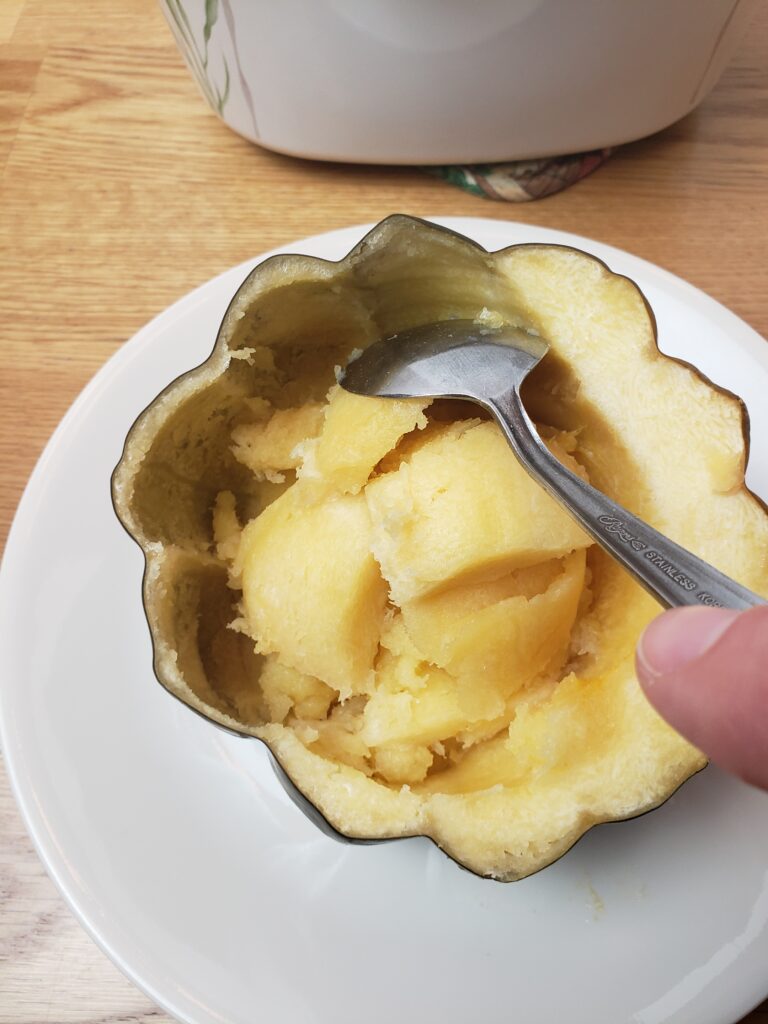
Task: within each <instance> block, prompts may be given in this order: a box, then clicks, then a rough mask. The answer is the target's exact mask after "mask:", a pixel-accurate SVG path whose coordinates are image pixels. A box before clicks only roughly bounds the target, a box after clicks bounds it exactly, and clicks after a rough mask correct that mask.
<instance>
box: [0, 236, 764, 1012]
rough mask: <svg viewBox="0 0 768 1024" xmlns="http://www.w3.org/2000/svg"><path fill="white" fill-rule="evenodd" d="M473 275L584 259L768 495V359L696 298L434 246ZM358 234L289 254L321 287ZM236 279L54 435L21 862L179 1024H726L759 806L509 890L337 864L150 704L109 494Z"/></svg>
mask: <svg viewBox="0 0 768 1024" xmlns="http://www.w3.org/2000/svg"><path fill="white" fill-rule="evenodd" d="M442 223H446V224H448V225H449V226H450V227H453V228H455V229H457V230H459V231H462V232H464V233H465V234H468V235H470V236H471V237H473V238H475V239H477V240H478V241H479V242H481V243H482V244H483V245H485V246H486V247H487V248H489V249H496V248H499V247H502V246H505V245H509V244H511V243H514V242H523V241H545V242H561V243H566V244H573V245H577V246H580V247H582V248H584V249H586V250H588V251H590V252H593V253H595V254H596V255H598V256H600V257H602V258H603V259H605V260H606V261H607V263H608V264H609V265H610V266H611V267H612V268H613V269H614V270H617V271H620V272H622V273H625V274H628V275H629V276H631V277H633V278H635V279H636V280H637V281H638V283H639V284H640V285H641V287H642V288H643V289H644V290H645V292H646V295H647V296H648V298H649V299H650V301H651V303H652V305H653V307H654V309H655V311H656V314H657V317H658V323H659V333H660V339H661V344H662V347H663V348H664V349H665V350H667V351H669V352H671V353H674V354H676V355H680V356H683V357H684V358H686V359H689V360H691V361H692V362H695V363H696V364H698V365H699V366H700V367H701V368H702V369H703V370H704V371H705V372H706V373H707V374H709V375H710V376H711V377H712V378H713V379H715V380H716V381H717V382H718V383H721V384H723V385H725V386H726V387H729V388H731V389H732V390H734V391H736V392H738V393H740V394H741V395H742V396H744V398H745V399H746V401H747V404H748V406H749V408H750V412H751V414H752V423H753V434H754V438H755V444H754V451H753V453H752V461H751V464H750V471H749V474H748V479H749V481H750V483H751V486H752V487H753V489H754V490H756V491H757V492H758V493H760V494H762V495H763V496H766V495H768V404H767V403H766V402H765V399H764V396H765V394H766V393H768V345H766V343H765V342H764V341H762V339H761V338H760V337H759V336H758V335H756V334H755V332H754V331H752V330H751V328H749V327H748V326H747V325H746V324H744V323H743V322H742V321H740V320H738V319H737V318H736V317H735V316H734V315H733V314H731V313H729V312H728V311H727V310H725V309H724V308H723V307H721V306H719V305H718V304H717V303H715V302H714V301H713V300H712V299H709V298H707V297H706V296H705V295H703V294H702V293H700V292H698V291H697V290H695V289H694V288H692V287H691V286H689V285H687V284H685V283H683V282H682V281H680V280H679V279H677V278H675V277H673V276H671V275H670V274H668V273H666V272H664V271H663V270H660V269H658V268H657V267H654V266H651V265H650V264H648V263H645V262H643V261H641V260H639V259H636V258H634V257H632V256H629V255H627V254H626V253H623V252H620V251H618V250H615V249H610V248H608V247H607V246H603V245H599V244H597V243H594V242H591V241H589V240H586V239H580V238H574V237H573V236H570V235H565V234H563V233H561V232H555V231H549V230H543V229H541V228H535V227H528V226H524V225H517V224H509V223H502V222H497V221H491V220H479V219H463V218H461V219H459V218H452V219H450V220H446V221H442ZM363 230H364V229H363V228H360V227H355V228H348V229H344V230H341V231H335V232H332V233H331V234H328V235H323V236H321V237H318V238H312V239H307V240H305V241H303V242H298V243H296V244H295V245H292V246H289V247H288V250H289V251H301V252H305V253H310V254H312V255H317V256H323V257H326V258H331V259H337V258H340V257H341V256H343V255H344V254H345V253H346V252H347V251H348V249H350V248H351V246H352V245H353V244H354V243H355V242H356V241H357V240H358V238H359V237H360V236H361V234H362V233H363ZM251 266H252V264H244V265H243V266H240V267H235V268H234V269H233V270H230V271H228V272H227V273H225V274H222V275H221V276H220V277H218V278H216V279H214V280H213V281H211V282H209V283H208V284H206V285H204V286H203V287H202V288H199V289H198V290H197V291H195V292H193V293H192V294H191V295H188V296H187V297H186V298H184V299H182V300H181V301H180V302H178V303H176V304H175V305H174V306H172V307H171V308H170V309H169V310H167V311H166V312H164V313H163V314H162V315H161V316H159V317H158V318H157V319H156V320H154V321H153V322H152V323H151V324H149V325H148V326H147V327H145V328H144V329H143V330H142V331H140V332H139V334H138V335H137V336H136V337H135V338H134V339H133V340H132V341H131V342H129V343H128V344H127V345H126V346H125V347H124V348H123V349H121V351H120V352H119V353H118V354H117V355H116V356H115V357H114V358H113V359H112V360H110V362H109V363H108V364H107V365H106V366H105V367H104V368H103V369H102V370H101V371H100V372H99V373H98V375H97V376H96V377H95V379H94V380H93V381H92V382H91V384H90V385H89V386H88V387H87V388H86V389H85V391H84V392H83V394H82V395H81V396H80V398H79V399H78V400H77V402H76V403H75V404H74V406H73V407H72V409H71V410H70V412H69V413H68V414H67V416H66V417H65V419H64V421H63V422H62V424H61V426H60V427H59V429H58V430H57V431H56V433H55V435H54V437H53V439H52V440H51V442H50V444H49V445H48V448H47V449H46V451H45V454H44V455H43V457H42V459H41V460H40V463H39V465H38V466H37V469H36V470H35V472H34V474H33V476H32V479H31V481H30V483H29V486H28V488H27V491H26V494H25V495H24V499H23V501H22V502H21V505H20V507H19V510H18V514H17V516H16V521H15V523H14V526H13V530H12V533H11V537H10V539H9V542H8V547H7V551H6V556H5V562H4V565H3V570H2V576H1V577H0V635H1V637H2V644H1V645H0V678H1V679H2V692H1V694H0V699H1V702H2V703H1V704H0V711H1V712H2V714H1V716H0V717H1V724H2V739H3V742H4V749H5V754H6V758H7V762H8V767H9V769H10V774H11V779H12V783H13V786H14V789H15V792H16V796H17V798H18V801H19V804H20V805H21V809H22V812H23V814H24V816H25V819H26V822H27V826H28V828H29V830H30V832H31V834H32V837H33V839H34V841H35V844H36V846H37V849H38V851H39V853H40V855H41V857H42V859H43V861H44V863H45V865H46V867H47V868H48V871H49V872H50V874H51V875H52V877H53V878H54V880H55V881H56V883H57V884H58V886H59V888H60V889H61V891H62V893H63V894H64V896H65V897H66V899H67V900H68V901H69V904H70V906H71V907H72V908H73V910H74V911H75V913H76V914H77V915H78V917H79V919H80V920H81V921H82V923H83V925H84V926H85V927H86V928H87V930H88V931H89V932H90V933H91V935H92V936H93V937H94V938H95V939H96V940H97V942H98V943H99V944H100V945H101V946H102V948H103V949H104V950H105V951H106V952H107V953H108V954H109V956H110V957H111V958H112V959H113V960H114V961H115V963H116V964H118V966H119V967H121V968H122V970H123V971H124V972H125V973H126V974H127V975H128V976H129V977H130V978H132V979H133V980H134V981H135V982H136V983H137V984H138V985H139V986H140V987H141V988H143V989H144V990H145V991H146V992H147V993H148V994H149V995H150V996H151V997H152V998H153V999H155V1000H156V1001H157V1002H158V1003H160V1004H161V1005H162V1006H163V1007H165V1008H166V1009H167V1010H168V1011H170V1012H171V1013H172V1014H175V1015H176V1016H177V1017H178V1018H179V1019H180V1020H182V1021H187V1022H194V1024H214V1022H216V1024H223V1022H226V1024H253V1022H254V1021H257V1020H263V1021H275V1022H280V1024H359V1022H360V1021H361V1020H365V1021H366V1022H367V1024H391V1022H392V1021H400V1022H405V1024H411V1022H432V1021H438V1020H440V1021H442V1022H443V1024H459V1022H461V1024H464V1022H466V1021H467V1020H478V1021H483V1022H485V1024H501V1022H508V1021H510V1020H516V1021H521V1022H525V1024H551V1022H552V1021H559V1020H566V1019H567V1020H568V1021H569V1024H624V1022H627V1024H629V1022H636V1024H662V1022H675V1024H687V1022H691V1024H692V1022H696V1024H731V1022H733V1021H734V1020H736V1019H738V1018H739V1017H740V1016H741V1015H742V1014H744V1013H746V1012H747V1011H748V1010H749V1008H750V1007H752V1006H753V1005H755V1004H756V1003H757V1002H759V1001H760V999H761V998H762V997H763V996H764V995H765V992H766V990H768V928H767V923H768V796H767V795H765V794H761V793H759V792H757V791H756V790H753V789H750V788H748V787H746V786H744V785H741V784H740V783H738V782H736V781H733V780H731V779H729V778H727V777H725V776H724V775H722V774H720V773H718V772H717V771H716V770H715V769H712V768H710V769H708V770H707V771H705V772H703V773H702V774H701V775H699V776H697V777H696V778H694V779H692V780H691V781H690V782H689V783H687V784H686V785H685V786H684V787H683V788H682V789H681V790H680V792H679V793H678V794H677V795H675V796H674V797H673V798H672V799H671V800H670V801H668V802H667V803H666V804H665V805H664V806H663V807H661V808H660V809H658V810H656V811H654V812H653V813H652V814H649V815H646V816H645V817H642V818H638V819H636V820H634V821H631V822H624V823H620V824H611V825H603V826H601V827H599V828H597V829H595V830H593V831H592V832H590V833H589V834H588V835H587V836H586V838H584V839H583V840H582V841H581V842H580V843H579V844H578V845H577V846H576V847H575V848H574V849H573V850H572V851H571V852H570V853H568V854H567V855H566V856H565V857H564V858H563V859H562V860H560V861H559V862H558V863H557V864H555V865H553V866H552V867H550V868H547V869H546V870H545V871H543V872H542V873H540V874H538V875H535V876H533V877H531V878H529V879H526V880H524V881H522V882H517V883H513V884H510V885H501V884H499V883H495V882H491V881H483V880H480V879H478V878H475V877H474V876H473V875H471V874H469V873H467V872H464V871H462V870H460V869H459V868H458V867H456V865H455V864H453V863H452V862H451V861H449V860H448V859H447V858H446V857H444V856H443V854H441V853H440V852H439V850H437V849H436V848H435V847H434V846H433V845H432V844H431V843H429V842H428V841H427V840H424V839H411V840H405V841H402V842H397V843H391V844H387V845H383V846H374V847H360V846H351V847H350V846H344V845H341V844H338V843H336V842H334V841H333V840H332V839H329V838H326V837H325V836H323V835H321V834H320V833H319V832H318V831H316V829H315V828H314V827H313V826H312V825H311V824H310V822H309V821H307V820H306V819H305V818H304V816H303V815H302V814H301V813H300V812H299V811H298V810H297V809H296V808H295V807H294V806H293V804H291V803H290V801H289V800H288V798H287V797H286V795H285V794H284V792H283V790H282V789H281V787H280V785H279V783H278V782H277V780H276V779H275V777H274V775H273V774H272V770H271V768H270V766H269V763H268V761H267V756H266V751H265V750H264V748H263V747H262V746H261V745H260V744H259V743H258V742H256V741H251V740H244V739H238V738H236V737H232V736H229V735H227V734H225V733H224V732H222V731H221V730H219V729H216V728H214V727H213V726H211V725H209V724H207V723H206V722H204V721H203V720H202V719H201V718H199V717H198V716H197V715H195V714H192V713H191V712H189V711H188V710H187V709H186V708H184V707H183V706H182V705H181V704H179V703H178V702H177V701H176V700H174V699H173V698H171V697H170V696H168V695H167V694H166V693H165V692H164V691H163V690H162V689H161V687H160V686H159V685H158V684H157V683H156V681H155V679H154V676H153V674H152V667H151V658H150V654H151V651H150V641H149V636H148V630H147V625H146V622H145V620H144V616H143V612H142V607H141V600H140V591H139V587H140V580H141V572H142V565H143V562H142V557H141V554H140V552H139V550H138V548H137V547H136V545H135V544H134V543H133V542H132V541H131V540H130V539H129V538H128V537H127V535H126V534H125V533H124V532H123V530H122V528H121V527H120V525H119V524H118V522H117V520H116V518H115V515H114V513H113V511H112V506H111V504H110V498H109V477H110V473H111V471H112V469H113V467H114V465H115V463H116V462H117V460H118V458H119V456H120V452H121V449H122V444H123V439H124V437H125V434H126V432H127V430H128V428H129V427H130V425H131V423H132V422H133V420H134V418H135V416H136V415H137V413H138V412H139V411H140V410H141V409H142V408H143V407H144V406H145V405H146V404H147V403H148V402H149V401H151V399H152V398H153V397H154V396H155V395H156V393H157V392H158V391H159V390H160V389H161V388H162V387H164V386H165V385H166V384H167V383H168V382H169V381H170V380H171V379H172V378H174V377H175V376H177V375H178V374H179V373H181V372H182V371H184V370H186V369H188V368H189V367H191V366H193V365H195V364H197V363H199V362H200V361H202V360H203V359H204V358H205V357H206V356H207V355H208V353H209V351H210V349H211V347H212V345H213V340H214V336H215V334H216V329H217V327H218V324H219V320H220V318H221V316H222V314H223V312H224V309H225V307H226V305H227V302H228V300H229V298H230V296H231V295H232V293H233V292H234V291H235V289H236V287H237V286H238V285H239V283H240V281H241V280H242V278H243V277H244V275H245V273H246V271H247V270H249V269H250V267H251Z"/></svg>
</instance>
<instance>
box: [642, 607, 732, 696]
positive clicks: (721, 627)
mask: <svg viewBox="0 0 768 1024" xmlns="http://www.w3.org/2000/svg"><path fill="white" fill-rule="evenodd" d="M738 615H739V613H738V612H736V611H732V610H731V609H728V608H676V609H674V611H669V612H665V613H664V614H663V615H660V616H659V617H658V618H657V619H654V620H653V622H652V623H651V624H650V626H648V628H647V629H646V630H645V632H644V633H643V635H642V637H641V638H640V643H639V644H638V648H637V663H638V668H639V669H640V670H642V672H643V673H644V675H645V677H646V679H649V680H653V679H655V678H657V677H658V676H663V675H666V673H667V672H675V671H677V670H678V669H681V668H682V667H683V666H684V665H687V664H689V663H690V662H691V661H695V660H696V658H700V657H701V656H702V654H704V652H705V651H708V650H709V648H710V647H713V646H714V645H715V644H716V643H717V641H718V640H719V639H720V637H721V636H722V635H723V634H724V633H725V632H726V630H727V629H728V627H729V626H730V625H731V623H732V622H733V621H734V619H735V618H736V617H737V616H738Z"/></svg>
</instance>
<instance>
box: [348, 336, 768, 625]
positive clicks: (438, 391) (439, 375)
mask: <svg viewBox="0 0 768 1024" xmlns="http://www.w3.org/2000/svg"><path fill="white" fill-rule="evenodd" d="M548 348H549V346H548V345H547V343H546V342H544V341H542V340H541V339H540V338H537V337H535V336H533V335H531V334H528V333H527V332H526V331H523V330H520V329H518V328H515V327H500V328H492V327H485V326H483V325H481V324H479V323H477V322H475V321H473V320H446V321H443V322H441V323H434V324H425V325H424V326H422V327H416V328H413V329H412V330H407V331H402V332H401V333H399V334H396V335H394V336H393V337H390V338H387V339H384V340H382V341H377V342H375V343H374V344H373V345H371V346H369V347H368V348H367V349H366V350H365V351H364V352H363V353H362V355H360V356H359V357H358V358H356V359H354V360H352V361H351V362H350V363H349V364H348V366H347V368H346V370H345V372H344V376H343V377H342V379H341V385H342V387H344V388H346V390H347V391H352V392H354V393H355V394H358V395H369V396H380V397H382V398H464V399H469V400H470V401H472V402H476V403H477V404H478V405H481V406H483V408H485V409H487V410H488V411H489V412H490V413H491V414H492V415H493V416H494V418H495V419H496V421H497V422H498V424H499V426H500V427H501V429H502V431H503V432H504V435H505V437H506V439H507V441H508V442H509V445H510V447H511V448H512V451H513V452H514V453H515V455H516V456H517V457H518V459H519V460H520V462H521V463H522V464H523V466H524V467H525V469H526V470H527V471H528V472H529V473H530V475H531V476H532V477H533V478H534V479H535V480H537V481H538V482H539V483H540V484H541V485H542V487H544V488H545V489H546V490H547V491H548V492H549V493H550V494H551V495H552V497H553V498H555V499H556V500H557V501H559V502H560V504H561V505H563V506H564V507H565V508H566V509H567V510H568V511H569V512H570V513H571V515H572V516H573V517H574V518H575V519H576V520H577V521H578V522H579V523H580V524H581V526H583V528H584V529H585V530H586V531H587V533H589V534H591V536H592V537H594V539H595V540H596V541H597V543H598V544H600V546H601V547H603V548H605V550H606V551H607V552H608V553H609V554H610V555H612V556H613V557H614V558H615V559H616V561H618V562H619V563H620V564H621V565H623V566H624V568H625V569H626V570H627V571H628V572H629V573H631V575H632V576H634V578H635V579H636V580H637V582H638V583H640V584H641V585H642V586H643V587H645V589H646V590H647V591H648V592H649V593H650V594H652V595H653V597H655V598H656V599H657V600H658V601H659V602H660V603H661V604H662V605H663V606H664V607H665V608H671V607H678V606H679V605H711V606H714V607H725V608H750V607H752V606H754V605H758V604H766V602H765V601H764V600H763V599H762V598H761V597H758V596H757V594H753V593H752V591H750V590H747V588H746V587H743V586H741V585H740V584H739V583H736V582H735V581H734V580H732V579H730V578H729V577H728V576H726V575H724V573H721V572H719V571H718V570H717V569H715V568H714V567H713V566H711V565H709V564H708V563H707V562H705V561H703V560H702V559H701V558H697V557H696V555H693V554H691V552H690V551H686V550H685V548H682V547H680V545H679V544H675V543H674V542H673V541H671V540H669V538H668V537H665V536H664V535H663V534H661V533H659V532H658V531H656V530H654V529H653V528H652V527H650V526H648V524H647V523H645V522H643V520H642V519H638V517H637V516H635V515H632V513H631V512H628V511H627V510H626V509H624V508H622V507H621V505H618V504H617V503H616V502H615V501H612V500H611V499H610V498H607V497H606V496H605V495H604V494H602V493H601V492H600V491H598V490H596V489H595V488H594V487H592V486H591V485H590V484H587V483H584V481H583V480H581V479H579V477H577V476H575V475H574V474H573V473H571V472H570V470H568V469H566V468H565V466H563V465H562V464H561V463H560V462H559V461H558V460H557V459H556V458H555V457H554V456H553V455H551V454H550V452H549V450H548V449H547V447H546V446H545V445H544V444H543V442H542V441H541V439H540V438H539V436H538V434H537V433H536V429H535V427H534V425H533V423H532V422H531V420H530V418H529V416H528V414H527V413H526V411H525V409H524V408H523V403H522V400H521V398H520V385H521V384H522V383H523V381H524V380H525V378H526V377H527V376H528V374H529V373H530V371H531V370H532V369H533V368H534V366H536V364H537V363H538V362H540V360H541V359H542V358H543V357H544V356H545V355H546V353H547V351H548Z"/></svg>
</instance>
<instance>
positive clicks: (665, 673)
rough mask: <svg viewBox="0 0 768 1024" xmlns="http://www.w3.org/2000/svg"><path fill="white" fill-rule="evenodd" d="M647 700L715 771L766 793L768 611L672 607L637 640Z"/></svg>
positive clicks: (767, 780)
mask: <svg viewBox="0 0 768 1024" xmlns="http://www.w3.org/2000/svg"><path fill="white" fill-rule="evenodd" d="M636 667H637V676H638V679H639V680H640V684H641V686H642V687H643V690H644V691H645V695H646V697H647V698H648V700H649V701H650V702H651V704H653V706H654V707H655V708H656V710H657V711H658V712H659V714H660V715H661V716H662V717H663V718H665V719H666V720H667V721H668V722H669V723H670V725H672V726H673V727H674V728H675V729H677V731H678V732H679V733H681V734H682V735H683V736H685V737H686V739H688V740H690V742H691V743H693V744H694V746H696V747H698V748H699V750H701V751H703V753H704V754H706V755H707V757H708V758H709V759H710V760H711V761H713V762H714V763H715V764H717V765H719V766H720V767H721V768H725V769H726V770H727V771H729V772H733V773H734V774H735V775H738V776H739V777H740V778H742V779H744V780H745V781H746V782H751V783H752V784H753V785H755V786H761V787H763V788H764V789H768V607H766V606H759V607H756V608H751V609H750V610H749V611H745V612H735V611H729V610H727V609H725V608H697V607H691V608H677V609H675V610H674V611H669V612H665V613H664V614H663V615H660V616H659V617H658V618H657V619H655V620H654V621H653V622H652V623H651V624H650V626H648V628H647V629H646V631H645V633H644V634H643V636H642V637H641V638H640V643H639V644H638V649H637V658H636Z"/></svg>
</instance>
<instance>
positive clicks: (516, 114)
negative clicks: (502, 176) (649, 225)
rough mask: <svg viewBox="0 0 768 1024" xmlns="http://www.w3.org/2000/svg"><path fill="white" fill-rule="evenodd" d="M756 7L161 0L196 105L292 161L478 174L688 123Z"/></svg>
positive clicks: (521, 0)
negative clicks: (471, 166)
mask: <svg viewBox="0 0 768 1024" xmlns="http://www.w3.org/2000/svg"><path fill="white" fill-rule="evenodd" d="M758 2H759V0H161V7H162V9H163V11H164V13H165V16H166V18H167V19H168V22H169V23H170V25H171V28H172V29H173V32H174V35H175V37H176V40H177V42H178V44H179V47H180V48H181V51H182V53H183V54H184V57H185V59H186V61H187V63H188V64H189V66H190V68H191V70H192V72H193V73H194V75H195V77H196V79H197V81H198V83H199V85H200V87H201V89H202V91H203V94H204V95H205V97H206V99H207V100H208V102H209V103H210V105H211V106H212V107H213V109H214V110H215V111H216V112H217V113H218V114H219V115H220V116H221V117H222V119H223V120H224V121H225V122H226V123H227V124H228V125H229V126H230V128H233V129H234V130H235V131H236V132H239V133H240V134H241V135H244V136H245V137H246V138H248V139H251V140H253V141H254V142H257V143H259V145H262V146H266V147H268V148H269V149H275V150H278V151H279V152H282V153H290V154H293V155H296V156H304V157H314V158H317V159H322V160H345V161H363V162H372V163H419V164H442V163H478V162H482V163H486V162H487V163H490V162H494V161H500V160H511V159H521V158H526V157H539V156H550V155H555V154H561V153H574V152H579V151H582V150H588V149H597V148H600V147H603V146H612V145H617V144H619V143H622V142H628V141H629V140H631V139H637V138H641V137H642V136H644V135H649V134H650V133H651V132H655V131H658V130H659V129H661V128H664V127H665V126H666V125H669V124H671V123H672V122H673V121H676V120H677V119H678V118H680V117H682V116H683V115H684V114H687V113H688V112H689V111H691V110H692V109H693V108H694V107H695V106H696V105H697V104H698V103H699V102H700V101H701V100H702V99H703V98H704V96H706V94H707V92H708V91H709V90H710V89H711V88H712V86H713V85H714V84H715V82H716V81H717V79H718V78H719V76H720V73H721V72H722V70H723V68H724V66H725V64H726V62H727V60H728V58H729V57H730V55H731V53H732V51H733V48H734V46H735V44H736V42H737V39H738V35H739V30H740V29H741V28H743V26H744V23H745V21H746V19H747V18H748V15H749V12H750V10H751V9H753V8H754V7H755V6H756V4H757V3H758Z"/></svg>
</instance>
